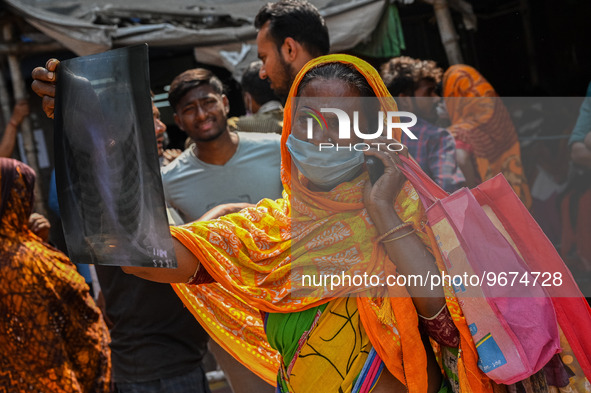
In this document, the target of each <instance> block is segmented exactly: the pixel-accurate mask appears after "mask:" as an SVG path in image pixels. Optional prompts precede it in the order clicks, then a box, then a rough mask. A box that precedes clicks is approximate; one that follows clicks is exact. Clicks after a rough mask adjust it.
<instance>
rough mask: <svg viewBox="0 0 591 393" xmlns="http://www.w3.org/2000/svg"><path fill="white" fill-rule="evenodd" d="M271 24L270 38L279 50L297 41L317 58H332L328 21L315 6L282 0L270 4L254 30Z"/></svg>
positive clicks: (305, 2) (261, 10) (255, 23)
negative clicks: (329, 55) (330, 55)
mask: <svg viewBox="0 0 591 393" xmlns="http://www.w3.org/2000/svg"><path fill="white" fill-rule="evenodd" d="M267 21H269V34H270V36H271V38H272V39H273V41H275V44H276V45H277V49H279V48H281V45H283V42H284V41H285V39H286V38H287V37H291V38H293V39H294V40H295V41H297V42H298V43H300V44H301V45H302V46H303V47H304V49H306V50H307V51H308V52H309V53H310V55H312V56H314V57H318V56H324V55H327V54H328V51H329V49H330V41H329V38H328V29H327V28H326V24H325V23H324V18H322V16H321V15H320V13H319V12H318V10H317V9H316V7H314V5H312V4H310V3H308V2H307V1H305V0H282V1H278V2H276V3H267V4H266V5H264V6H263V8H261V9H260V11H259V13H258V14H257V16H256V17H255V20H254V26H255V27H256V28H257V29H261V28H262V27H263V25H264V24H265V23H267Z"/></svg>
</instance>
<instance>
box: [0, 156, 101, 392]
mask: <svg viewBox="0 0 591 393" xmlns="http://www.w3.org/2000/svg"><path fill="white" fill-rule="evenodd" d="M34 182H35V172H34V171H33V170H32V169H31V168H30V167H28V166H27V165H25V164H23V163H21V162H19V161H16V160H13V159H9V158H0V195H1V199H0V220H1V223H0V354H1V355H0V392H6V393H16V392H33V391H34V392H44V393H102V392H105V393H106V392H109V390H110V377H111V361H110V351H109V347H108V344H109V332H108V330H107V327H106V325H105V322H104V321H103V318H102V315H101V313H100V311H99V309H98V308H97V307H96V305H95V304H94V301H93V300H92V298H91V296H90V294H89V289H88V286H87V285H86V283H85V282H84V278H83V277H82V276H80V275H79V274H78V272H77V271H76V268H75V267H74V265H73V264H72V262H70V260H69V259H68V258H67V257H66V256H65V255H64V254H62V253H61V252H59V251H57V250H55V249H53V248H52V247H50V246H49V245H47V244H45V243H43V242H42V241H41V239H40V238H39V237H37V236H36V235H35V234H33V232H31V231H30V230H29V228H28V219H29V215H30V214H31V210H32V206H33V185H34Z"/></svg>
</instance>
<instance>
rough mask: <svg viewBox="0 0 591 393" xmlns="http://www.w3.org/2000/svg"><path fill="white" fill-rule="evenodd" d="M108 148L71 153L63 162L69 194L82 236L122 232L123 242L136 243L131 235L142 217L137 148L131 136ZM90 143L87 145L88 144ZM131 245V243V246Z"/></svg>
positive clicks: (136, 229)
mask: <svg viewBox="0 0 591 393" xmlns="http://www.w3.org/2000/svg"><path fill="white" fill-rule="evenodd" d="M119 135H120V136H124V135H125V136H127V137H126V138H125V139H122V140H120V141H112V142H111V143H112V144H121V146H119V147H118V148H112V147H113V146H101V145H98V146H97V145H94V146H93V148H92V149H84V151H83V150H78V149H76V150H74V149H73V150H71V151H70V153H71V155H70V156H69V157H68V159H67V164H68V171H69V173H70V174H71V179H70V180H71V184H70V186H71V187H72V188H73V190H72V191H73V193H74V195H75V196H77V199H78V206H77V208H78V210H79V213H80V215H81V217H83V220H84V224H85V228H84V229H85V232H86V233H85V235H86V236H92V235H98V234H101V233H113V232H115V233H120V232H122V231H123V232H124V233H125V234H127V235H128V236H129V237H128V238H127V239H126V240H127V241H134V240H135V241H137V240H138V239H135V234H136V232H137V231H138V228H139V226H140V224H141V223H140V221H141V219H142V217H143V216H144V214H142V203H138V201H142V200H143V198H142V193H143V187H142V184H143V182H142V178H141V171H140V169H139V164H140V163H141V158H140V157H139V156H140V152H139V151H138V149H139V145H138V143H137V142H136V141H135V135H136V134H135V133H134V132H121V133H119ZM89 142H90V141H89ZM135 241H134V243H135Z"/></svg>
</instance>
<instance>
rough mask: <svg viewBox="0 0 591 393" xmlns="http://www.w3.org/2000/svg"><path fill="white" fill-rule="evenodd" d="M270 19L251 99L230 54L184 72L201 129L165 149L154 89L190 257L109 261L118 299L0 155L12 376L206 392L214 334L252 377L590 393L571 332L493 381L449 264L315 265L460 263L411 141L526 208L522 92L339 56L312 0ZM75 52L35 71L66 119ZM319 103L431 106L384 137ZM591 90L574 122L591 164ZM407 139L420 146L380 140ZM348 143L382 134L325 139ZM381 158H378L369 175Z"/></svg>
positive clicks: (449, 183)
mask: <svg viewBox="0 0 591 393" xmlns="http://www.w3.org/2000/svg"><path fill="white" fill-rule="evenodd" d="M254 25H255V27H256V28H257V30H258V33H257V37H256V44H257V50H258V57H259V59H260V60H259V61H257V62H253V63H252V64H250V66H249V67H248V68H247V69H246V71H245V72H244V75H243V76H242V91H243V95H242V98H243V100H244V106H245V108H246V109H247V114H246V115H244V116H241V117H239V118H229V116H228V114H229V112H230V102H229V99H228V97H227V96H226V95H225V92H224V87H223V85H222V83H221V81H220V80H219V79H218V77H216V75H214V73H213V72H212V71H210V70H208V69H205V68H195V69H189V70H186V71H184V72H182V73H181V74H179V75H177V76H176V77H175V78H174V79H173V80H172V81H171V83H170V90H169V92H168V101H169V103H170V107H171V108H172V110H173V112H174V122H175V123H176V125H177V126H178V127H179V128H180V130H182V131H183V132H185V133H186V134H187V137H188V139H187V144H186V145H187V146H186V149H184V151H172V150H171V151H167V150H166V149H165V146H164V145H163V142H162V141H163V135H164V133H165V132H166V125H165V124H164V123H163V122H162V121H161V119H160V112H159V109H158V108H157V107H156V105H154V103H152V113H153V122H154V131H155V134H156V141H157V144H158V146H157V147H158V155H159V157H160V158H161V159H160V163H161V176H162V184H163V189H164V199H165V201H166V208H167V212H168V218H169V222H170V224H171V234H172V238H173V243H174V248H175V253H176V259H177V262H178V267H177V268H176V269H165V268H147V267H137V266H124V267H119V266H100V265H97V266H94V269H95V271H96V275H97V276H98V283H99V284H100V285H99V287H98V288H94V290H95V291H96V292H99V293H98V294H97V297H98V298H100V299H101V307H100V309H99V307H97V305H96V304H95V301H94V300H93V298H92V296H91V294H90V289H89V287H88V285H87V284H86V283H85V280H84V278H83V277H82V276H81V275H80V274H79V273H78V272H77V271H76V268H75V265H74V264H73V263H72V262H71V261H70V260H69V259H68V257H67V256H66V255H65V254H64V253H63V252H61V251H59V250H57V249H55V248H54V247H52V246H51V245H50V244H49V239H48V226H49V223H48V221H47V220H46V219H45V218H44V217H43V216H40V215H38V214H36V213H34V212H33V211H32V208H33V203H32V201H33V197H34V196H33V184H34V180H35V173H34V171H33V170H32V169H31V168H30V167H28V166H27V165H25V164H23V163H21V162H19V161H17V160H14V159H11V158H0V170H1V172H0V182H1V183H0V193H1V197H2V198H1V200H0V220H1V223H2V225H1V227H0V239H2V247H0V256H1V257H0V270H1V272H2V273H1V274H0V281H1V282H2V283H1V284H0V308H1V309H2V310H4V311H3V313H2V315H3V317H2V319H1V320H0V352H2V356H0V392H4V391H5V392H25V391H35V392H52V393H53V392H67V393H70V392H84V393H86V392H89V393H90V392H113V393H152V392H154V393H155V392H171V393H205V392H210V391H211V390H210V386H209V384H208V381H207V378H206V375H205V369H204V364H203V363H204V358H205V357H206V356H207V355H206V354H207V353H208V352H209V353H211V354H213V355H214V357H215V360H216V362H217V364H218V365H219V367H220V368H221V369H222V370H223V371H224V374H225V376H226V379H227V381H228V384H229V386H230V389H231V390H232V391H233V392H235V393H254V392H265V391H266V392H272V391H275V392H283V393H287V392H296V393H301V392H319V391H321V392H351V393H356V392H370V391H371V392H374V393H381V392H405V391H408V392H413V393H414V392H421V393H423V392H429V393H431V392H433V393H434V392H454V393H460V392H461V393H465V392H491V393H492V392H495V393H496V392H507V393H512V392H528V393H530V392H531V393H544V392H577V393H584V392H591V385H590V384H589V378H590V376H591V375H590V374H589V371H590V370H589V369H588V361H589V360H588V359H578V360H577V359H576V358H575V357H574V355H573V352H572V351H571V347H570V343H569V342H567V341H566V340H565V339H564V337H562V342H561V345H562V350H563V357H562V358H561V357H560V356H559V355H557V356H555V357H554V358H553V359H552V361H551V362H550V363H548V364H547V365H546V366H545V367H543V368H542V369H539V370H535V372H534V373H532V374H531V375H530V376H529V377H528V378H527V379H524V380H522V381H518V382H515V383H511V384H507V385H504V384H497V383H495V382H494V381H493V380H492V379H491V378H490V377H489V376H487V375H486V374H485V373H484V372H483V370H482V367H481V364H480V363H479V357H478V352H477V349H476V347H477V344H476V343H474V341H473V339H472V333H471V331H472V328H473V327H472V326H470V325H469V324H468V322H467V321H466V319H465V318H464V315H463V313H462V308H461V302H460V301H459V300H458V298H457V297H456V296H455V295H454V289H453V287H452V285H451V283H447V284H445V283H442V284H441V285H439V286H436V287H435V288H429V287H427V286H411V285H408V286H406V287H395V286H386V287H362V288H359V287H353V286H351V285H349V286H346V285H345V286H341V287H337V288H328V287H327V286H312V287H304V286H302V285H299V284H298V282H297V280H296V279H297V278H300V277H302V276H303V275H304V274H312V275H315V276H320V277H321V276H326V275H330V274H335V273H338V274H341V273H343V274H350V275H354V274H359V273H360V272H361V273H363V272H365V273H367V274H376V275H380V274H391V275H406V276H411V275H420V276H429V275H435V276H437V275H439V274H440V272H441V271H442V270H444V269H445V263H444V260H443V258H444V257H443V256H442V254H441V253H440V252H439V251H438V250H439V249H438V244H437V239H436V237H435V236H434V234H433V231H432V229H431V227H430V225H429V223H428V222H427V220H426V207H425V206H424V205H423V202H422V200H421V199H420V198H418V197H417V194H416V191H415V190H414V188H413V187H412V186H411V185H410V183H409V182H408V181H407V177H406V176H405V175H404V174H403V171H402V170H401V166H403V163H402V161H403V160H406V158H410V159H411V160H414V161H416V163H417V164H418V165H419V166H420V168H421V169H422V171H424V172H425V173H426V174H427V175H428V176H429V177H430V178H431V179H432V180H433V181H434V182H435V183H436V184H437V185H438V186H439V187H441V188H442V189H443V190H444V191H445V192H447V193H450V194H451V193H453V192H454V191H456V190H459V189H461V188H462V187H469V188H473V187H476V186H478V185H479V184H481V183H482V182H485V181H486V180H488V179H491V178H493V177H494V176H496V175H497V174H503V175H504V177H505V178H506V179H507V181H508V182H509V184H510V185H511V187H512V188H513V190H514V191H515V193H516V195H517V196H518V197H519V199H520V200H521V201H522V203H523V204H524V205H525V206H526V207H528V208H529V207H530V206H531V204H532V197H531V194H530V189H529V186H528V181H527V179H526V177H525V173H524V169H523V165H522V161H521V154H520V149H521V148H520V144H519V140H518V137H517V132H516V130H515V127H514V125H513V123H512V120H511V117H510V115H509V112H508V110H507V108H506V107H505V106H504V105H503V103H502V101H501V100H500V99H499V97H498V95H497V93H496V92H495V90H494V88H493V87H492V86H491V84H490V83H489V82H488V81H487V80H486V79H485V78H484V77H483V76H482V75H481V74H480V73H479V72H478V71H477V70H475V69H474V68H472V67H470V66H467V65H453V66H451V67H449V68H448V69H447V70H445V71H444V70H443V69H442V68H440V67H438V66H437V64H436V63H435V62H434V61H431V60H421V59H413V58H410V57H405V56H402V57H397V58H393V59H390V60H389V61H387V62H385V63H384V64H383V65H382V66H381V67H380V69H379V70H376V69H375V68H374V67H372V66H371V65H370V64H368V63H367V62H365V61H363V60H361V59H359V58H356V57H353V56H350V55H344V54H329V53H330V41H329V34H328V28H327V26H326V24H325V22H324V20H323V18H322V16H321V15H320V13H319V12H318V10H317V9H316V8H315V7H314V6H313V5H312V4H311V3H309V2H307V1H305V0H281V1H278V2H276V3H269V4H267V5H264V6H263V7H262V8H261V10H260V11H259V12H258V14H257V16H256V18H255V21H254ZM304 26H305V28H304ZM58 67H59V61H58V60H56V59H51V60H49V61H48V62H47V63H46V64H45V66H44V67H37V68H35V69H34V70H33V79H34V82H33V85H32V88H33V91H35V93H37V94H38V95H39V96H41V97H43V110H44V112H45V113H46V114H47V116H49V117H50V118H53V111H54V107H55V104H54V103H55V97H56V89H55V86H56V83H57V80H56V79H57V72H56V70H57V68H58ZM589 95H591V85H590V94H589ZM319 100H320V101H319ZM318 102H322V104H323V105H325V106H326V107H343V105H344V106H345V107H346V108H345V110H346V111H349V112H353V111H354V110H356V109H358V108H359V106H358V105H359V103H360V102H363V103H369V104H365V105H369V107H372V108H376V109H378V110H380V111H382V112H384V113H386V112H396V111H404V112H410V113H412V114H414V115H415V116H416V122H414V123H413V124H412V125H411V126H409V127H408V131H409V133H407V132H403V131H402V130H401V129H400V128H395V129H393V130H392V135H389V137H390V139H388V138H387V137H386V135H385V134H383V135H379V136H377V138H376V139H374V140H373V142H375V143H371V144H367V143H365V142H367V141H366V140H364V139H362V138H361V137H360V136H358V135H359V134H357V133H355V134H353V135H352V136H351V133H349V136H348V137H346V136H343V135H342V134H341V133H340V132H339V131H340V130H339V127H336V126H335V124H336V120H337V116H336V115H334V113H333V114H331V113H323V114H320V112H317V111H316V109H318V110H319V108H317V107H318ZM589 103H591V100H586V101H584V104H583V107H582V108H581V116H580V118H579V122H578V123H577V125H576V129H575V131H574V132H573V135H572V137H571V139H570V141H569V144H570V146H571V148H572V150H571V151H572V161H573V162H574V164H575V165H576V166H577V168H578V170H579V171H580V172H581V174H580V176H587V178H588V172H586V171H588V170H589V168H591V160H590V158H589V157H591V153H590V152H591V137H589V135H590V134H591V121H589V119H590V113H591V109H590V106H589ZM347 105H349V106H347ZM355 105H357V106H355ZM365 107H366V106H364V108H365ZM315 111H316V112H315ZM311 112H315V113H317V114H320V116H318V118H317V119H316V120H318V126H319V127H316V126H315V125H312V124H313V123H312V122H311V120H310V113H311ZM27 113H28V108H26V106H25V104H22V103H17V105H16V107H15V110H14V113H13V117H12V119H11V120H10V122H9V124H8V126H7V128H6V130H5V132H4V136H3V139H2V141H1V144H0V157H10V156H11V155H12V153H13V148H14V139H15V135H16V129H17V127H18V125H19V124H20V123H21V121H22V119H23V118H24V117H25V116H26V115H27ZM443 114H445V116H443ZM351 118H352V117H351ZM357 127H359V129H361V130H363V131H365V130H369V131H371V132H373V130H375V128H376V124H375V121H374V120H373V119H371V118H369V116H368V117H364V116H360V118H357ZM411 134H412V135H414V136H415V137H416V138H413V137H412V136H411ZM366 135H367V133H366ZM392 139H394V140H395V141H397V142H400V146H402V148H401V149H397V150H396V151H394V150H390V149H380V148H379V146H380V144H381V145H382V146H385V145H387V144H389V143H391V142H392ZM335 144H336V145H339V144H341V145H343V146H357V145H359V144H365V146H367V149H363V150H361V149H360V150H357V149H353V148H352V149H349V150H346V149H340V150H339V149H338V147H337V148H335V147H332V148H330V149H326V150H320V151H319V146H323V145H324V146H327V145H331V146H335ZM401 156H402V157H403V158H402V159H401ZM370 158H371V159H373V161H374V162H375V161H377V162H379V163H380V164H381V165H380V166H381V168H379V169H378V173H377V175H376V176H375V177H374V176H372V179H371V180H370V175H369V174H368V170H369V164H366V161H368V159H370ZM585 173H586V174H585ZM585 184H587V185H588V184H591V182H586V183H585ZM590 195H591V192H590V191H589V188H588V186H587V187H578V188H575V189H569V191H568V194H567V197H566V198H565V199H564V201H563V210H565V211H570V212H571V213H570V215H569V214H566V217H565V218H564V220H565V222H564V225H565V227H568V228H570V232H568V231H565V236H566V237H565V239H567V240H568V241H569V242H567V243H565V244H567V246H568V250H566V251H564V250H563V251H564V252H563V257H564V258H565V259H568V258H566V257H565V256H568V257H569V258H574V257H573V255H574V256H576V258H574V259H578V260H580V261H582V262H578V263H579V264H580V266H579V267H578V268H579V269H581V270H583V271H587V274H588V272H589V270H591V262H590V259H589V258H591V253H590V252H589V250H590V249H589V244H591V243H590V242H588V241H585V240H584V234H588V233H590V232H589V230H591V225H590V223H589V220H588V219H587V216H589V215H588V214H586V215H583V216H579V215H578V214H577V213H576V212H578V211H579V210H580V211H587V213H588V206H591V205H590V204H589V203H585V201H589V197H590ZM573 205H576V207H572V206H573ZM67 208H68V207H67V206H60V210H64V209H67ZM573 211H575V213H574V214H573V213H572V212H573ZM573 221H574V222H573ZM581 236H583V238H581ZM73 262H76V261H73ZM115 265H116V264H115ZM585 269H587V270H585ZM589 315H590V316H591V312H590V314H589ZM579 323H580V324H584V323H586V322H579ZM579 326H580V325H579ZM588 327H590V328H591V325H588ZM566 357H569V359H566ZM586 367H587V368H586Z"/></svg>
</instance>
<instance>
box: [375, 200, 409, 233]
mask: <svg viewBox="0 0 591 393" xmlns="http://www.w3.org/2000/svg"><path fill="white" fill-rule="evenodd" d="M373 211H374V214H372V220H373V222H374V225H375V226H376V229H377V230H378V234H380V235H383V234H385V233H386V232H388V231H389V230H391V229H392V228H394V227H396V226H398V225H400V224H402V223H403V222H402V220H401V219H400V217H398V214H396V210H394V206H392V205H383V206H379V205H376V206H375V207H374V209H373Z"/></svg>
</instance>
